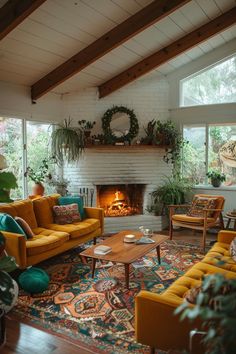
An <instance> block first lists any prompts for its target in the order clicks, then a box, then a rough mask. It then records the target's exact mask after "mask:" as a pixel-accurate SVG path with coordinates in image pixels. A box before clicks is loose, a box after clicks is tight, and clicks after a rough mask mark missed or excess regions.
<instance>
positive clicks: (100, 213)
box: [84, 207, 104, 234]
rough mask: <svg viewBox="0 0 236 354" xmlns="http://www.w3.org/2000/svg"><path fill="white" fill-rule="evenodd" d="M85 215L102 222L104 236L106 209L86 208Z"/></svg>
mask: <svg viewBox="0 0 236 354" xmlns="http://www.w3.org/2000/svg"><path fill="white" fill-rule="evenodd" d="M84 210H85V213H86V215H87V217H88V218H93V219H98V220H100V225H101V230H102V234H103V231H104V209H103V208H92V207H85V208H84Z"/></svg>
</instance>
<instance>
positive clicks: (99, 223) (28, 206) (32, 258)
mask: <svg viewBox="0 0 236 354" xmlns="http://www.w3.org/2000/svg"><path fill="white" fill-rule="evenodd" d="M59 197H60V195H58V194H57V195H52V196H48V197H42V198H38V199H35V200H33V201H32V200H30V199H26V200H22V201H16V202H13V203H9V204H1V205H0V212H1V213H7V214H10V215H11V216H12V217H15V216H19V217H21V218H23V219H24V220H25V221H26V222H27V223H28V224H29V226H30V227H31V229H32V231H33V233H34V235H35V236H34V237H33V238H31V239H26V237H25V236H24V235H21V234H16V233H12V232H3V234H4V236H5V238H6V251H7V252H8V254H9V255H11V256H14V257H15V259H16V262H17V264H18V265H19V268H20V269H24V268H27V267H28V266H31V265H34V264H37V263H39V262H41V261H43V260H45V259H47V258H50V257H52V256H55V255H57V254H59V253H62V252H64V251H66V250H68V249H70V248H73V247H76V246H78V245H80V244H83V243H85V242H87V241H89V240H92V239H94V240H95V239H96V237H98V236H101V235H102V233H103V229H104V214H103V209H102V208H88V207H85V208H84V209H85V214H86V218H85V219H84V220H82V221H79V222H75V223H73V224H66V225H58V224H55V223H54V221H53V210H52V209H53V206H54V205H57V204H58V198H59Z"/></svg>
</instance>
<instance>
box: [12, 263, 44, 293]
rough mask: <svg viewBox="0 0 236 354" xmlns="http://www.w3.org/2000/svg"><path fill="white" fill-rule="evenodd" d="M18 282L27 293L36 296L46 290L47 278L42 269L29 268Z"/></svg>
mask: <svg viewBox="0 0 236 354" xmlns="http://www.w3.org/2000/svg"><path fill="white" fill-rule="evenodd" d="M18 281H19V284H20V286H21V287H22V289H23V290H25V291H26V292H27V293H30V294H37V293H42V292H43V291H44V290H46V289H47V288H48V284H49V276H48V275H47V273H46V272H45V271H44V270H43V269H40V268H36V267H31V268H29V269H27V270H25V271H24V272H23V273H22V274H21V275H20V276H19V279H18Z"/></svg>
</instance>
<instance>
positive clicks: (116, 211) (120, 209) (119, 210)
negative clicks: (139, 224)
mask: <svg viewBox="0 0 236 354" xmlns="http://www.w3.org/2000/svg"><path fill="white" fill-rule="evenodd" d="M137 212H138V208H135V207H131V206H130V205H129V202H128V200H127V198H126V197H125V195H124V194H123V193H122V192H120V191H116V192H115V198H114V200H113V201H112V203H111V204H110V205H108V206H107V207H106V208H105V216H128V215H134V214H137Z"/></svg>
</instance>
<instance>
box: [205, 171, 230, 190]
mask: <svg viewBox="0 0 236 354" xmlns="http://www.w3.org/2000/svg"><path fill="white" fill-rule="evenodd" d="M206 175H207V177H208V178H209V179H210V180H211V184H212V186H213V187H220V185H221V183H222V182H224V181H225V180H226V177H225V174H224V173H221V172H218V171H213V170H212V171H209V172H207V174H206Z"/></svg>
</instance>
